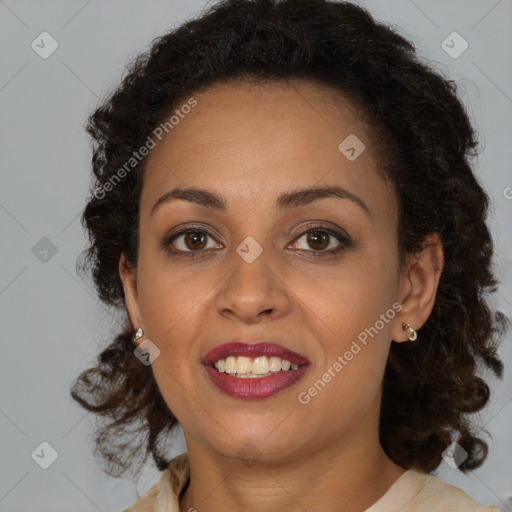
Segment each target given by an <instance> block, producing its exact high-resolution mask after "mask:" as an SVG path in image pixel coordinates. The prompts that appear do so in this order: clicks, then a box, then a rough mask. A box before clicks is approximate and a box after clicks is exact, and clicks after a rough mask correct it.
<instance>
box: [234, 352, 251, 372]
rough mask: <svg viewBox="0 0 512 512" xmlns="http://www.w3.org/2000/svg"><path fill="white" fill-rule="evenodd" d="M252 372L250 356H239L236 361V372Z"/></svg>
mask: <svg viewBox="0 0 512 512" xmlns="http://www.w3.org/2000/svg"><path fill="white" fill-rule="evenodd" d="M249 372H252V361H251V358H250V357H243V356H240V357H238V358H237V361H236V373H244V374H245V373H249Z"/></svg>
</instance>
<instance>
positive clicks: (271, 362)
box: [268, 357, 281, 372]
mask: <svg viewBox="0 0 512 512" xmlns="http://www.w3.org/2000/svg"><path fill="white" fill-rule="evenodd" d="M268 369H269V371H271V372H278V371H280V370H281V358H280V357H269V359H268Z"/></svg>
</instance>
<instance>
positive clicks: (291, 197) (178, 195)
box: [151, 185, 372, 218]
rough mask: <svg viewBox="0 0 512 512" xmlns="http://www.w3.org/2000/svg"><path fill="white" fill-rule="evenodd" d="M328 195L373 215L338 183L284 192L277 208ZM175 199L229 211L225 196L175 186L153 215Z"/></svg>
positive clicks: (359, 200) (157, 206)
mask: <svg viewBox="0 0 512 512" xmlns="http://www.w3.org/2000/svg"><path fill="white" fill-rule="evenodd" d="M327 197H338V198H340V199H348V200H349V201H352V202H353V203H355V204H357V205H358V206H359V207H360V208H361V209H362V210H364V211H365V213H366V214H367V215H368V216H369V217H370V218H371V217H372V215H371V212H370V209H369V208H368V206H366V204H365V203H364V201H363V200H362V199H360V198H359V197H357V196H356V195H354V194H352V193H351V192H349V191H348V190H346V189H344V188H343V187H340V186H338V185H330V186H323V187H312V188H302V189H297V190H291V191H289V192H284V193H283V194H281V195H280V196H279V197H278V198H277V201H276V204H275V207H276V209H277V210H289V209H291V208H299V207H301V206H307V205H308V204H310V203H312V202H313V201H316V200H318V199H324V198H327ZM175 199H181V200H183V201H188V202H190V203H195V204H198V205H201V206H205V207H206V208H211V209H213V210H217V211H219V212H226V211H227V203H228V201H227V200H226V198H225V197H224V196H222V195H220V194H217V193H216V192H211V191H209V190H206V189H203V188H197V187H188V188H174V189H172V190H170V191H169V192H166V193H165V194H164V195H163V196H162V197H160V198H159V199H158V200H157V201H156V203H155V204H154V205H153V208H151V215H153V214H154V212H155V211H156V210H157V209H158V208H160V207H161V206H162V205H164V204H166V203H169V202H170V201H172V200H175Z"/></svg>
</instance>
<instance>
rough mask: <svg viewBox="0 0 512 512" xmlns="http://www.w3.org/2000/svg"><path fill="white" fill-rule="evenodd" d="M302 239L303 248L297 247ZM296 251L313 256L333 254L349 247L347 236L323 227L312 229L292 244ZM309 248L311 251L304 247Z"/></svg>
mask: <svg viewBox="0 0 512 512" xmlns="http://www.w3.org/2000/svg"><path fill="white" fill-rule="evenodd" d="M302 239H304V242H303V247H300V246H299V247H297V244H299V242H300V240H302ZM293 245H295V246H296V247H295V248H296V249H298V250H301V251H307V252H311V253H313V255H314V256H322V255H323V254H335V253H337V252H340V251H342V250H343V249H346V248H348V247H350V246H351V242H350V239H349V238H348V236H347V235H344V234H342V233H338V232H337V231H334V230H332V229H329V228H325V227H323V226H317V227H312V228H310V229H308V230H307V231H305V232H304V233H302V235H301V236H300V237H299V238H296V239H295V241H294V242H293ZM306 245H307V246H309V247H311V248H312V249H313V250H310V249H308V248H307V247H305V246H306Z"/></svg>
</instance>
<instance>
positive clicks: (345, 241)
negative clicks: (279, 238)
mask: <svg viewBox="0 0 512 512" xmlns="http://www.w3.org/2000/svg"><path fill="white" fill-rule="evenodd" d="M318 232H320V233H327V234H328V235H329V236H331V237H334V238H336V239H337V240H338V241H339V242H340V244H339V245H338V246H337V247H335V248H334V249H330V250H329V251H325V250H323V251H315V250H307V249H295V250H297V251H305V252H308V253H311V256H313V257H314V258H321V257H325V256H333V255H336V254H338V253H340V252H342V251H343V250H345V249H348V248H350V247H352V241H351V240H350V238H349V237H348V236H347V235H344V234H343V233H340V232H337V231H334V230H333V229H330V228H327V227H325V226H310V227H309V228H308V229H306V230H305V231H303V232H302V233H300V234H299V235H298V236H297V237H296V238H294V240H293V242H295V241H297V240H300V239H301V238H302V237H303V236H304V235H307V234H309V233H318ZM188 233H204V234H205V235H207V236H209V237H210V238H213V239H214V240H215V238H214V237H213V235H212V234H210V233H209V232H208V231H206V230H204V229H199V228H196V227H186V228H185V229H183V230H181V231H179V232H178V233H173V234H171V235H168V236H166V237H165V238H164V240H163V241H162V247H163V248H164V250H166V251H167V252H168V253H169V254H170V255H171V256H185V257H187V258H199V257H201V256H202V255H203V254H205V253H208V252H211V249H206V250H205V249H203V250H199V251H182V250H179V249H178V250H173V249H170V245H171V243H172V242H173V241H174V240H176V239H177V238H178V237H180V236H182V235H186V234H188Z"/></svg>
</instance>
